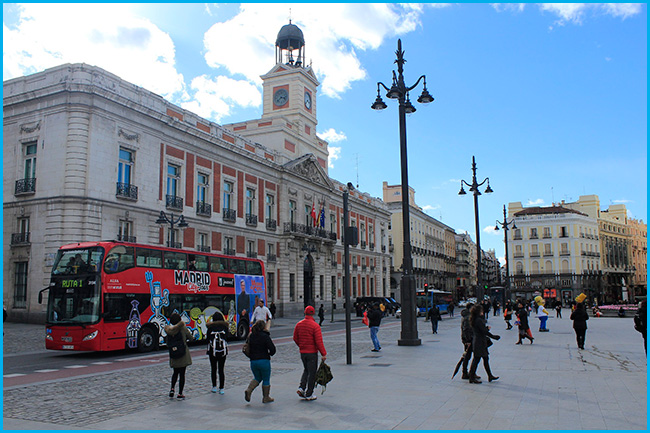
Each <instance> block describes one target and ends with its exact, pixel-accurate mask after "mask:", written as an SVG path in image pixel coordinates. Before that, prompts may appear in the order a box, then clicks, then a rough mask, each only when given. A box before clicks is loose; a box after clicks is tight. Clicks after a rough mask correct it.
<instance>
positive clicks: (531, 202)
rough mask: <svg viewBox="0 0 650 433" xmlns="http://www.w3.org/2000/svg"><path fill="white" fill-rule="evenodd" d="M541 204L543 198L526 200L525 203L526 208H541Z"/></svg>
mask: <svg viewBox="0 0 650 433" xmlns="http://www.w3.org/2000/svg"><path fill="white" fill-rule="evenodd" d="M543 204H544V199H543V198H538V199H536V200H531V199H528V203H526V206H542V205H543Z"/></svg>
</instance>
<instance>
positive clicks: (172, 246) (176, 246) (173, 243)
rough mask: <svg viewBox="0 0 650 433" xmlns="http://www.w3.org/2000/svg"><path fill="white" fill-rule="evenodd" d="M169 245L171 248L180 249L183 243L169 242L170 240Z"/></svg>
mask: <svg viewBox="0 0 650 433" xmlns="http://www.w3.org/2000/svg"><path fill="white" fill-rule="evenodd" d="M167 246H168V247H169V248H178V249H180V248H183V244H181V243H180V242H169V241H167Z"/></svg>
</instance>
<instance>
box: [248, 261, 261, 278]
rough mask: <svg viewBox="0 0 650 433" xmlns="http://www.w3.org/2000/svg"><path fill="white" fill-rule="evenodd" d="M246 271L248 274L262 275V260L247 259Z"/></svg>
mask: <svg viewBox="0 0 650 433" xmlns="http://www.w3.org/2000/svg"><path fill="white" fill-rule="evenodd" d="M246 273H247V274H248V275H262V265H261V263H260V262H253V261H250V262H249V261H247V262H246Z"/></svg>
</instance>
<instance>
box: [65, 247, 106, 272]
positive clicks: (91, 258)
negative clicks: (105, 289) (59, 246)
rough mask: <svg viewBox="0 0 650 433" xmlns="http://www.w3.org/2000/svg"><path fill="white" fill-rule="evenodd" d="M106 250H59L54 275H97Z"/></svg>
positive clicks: (95, 248)
mask: <svg viewBox="0 0 650 433" xmlns="http://www.w3.org/2000/svg"><path fill="white" fill-rule="evenodd" d="M103 257H104V249H103V248H101V247H92V248H77V249H70V250H59V252H58V253H57V256H56V259H55V260H54V267H53V268H52V275H79V274H88V273H96V272H97V271H98V269H99V266H100V265H101V263H102V259H103Z"/></svg>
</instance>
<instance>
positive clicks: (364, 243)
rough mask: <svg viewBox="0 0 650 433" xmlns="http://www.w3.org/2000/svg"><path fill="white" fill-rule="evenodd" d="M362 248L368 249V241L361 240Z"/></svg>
mask: <svg viewBox="0 0 650 433" xmlns="http://www.w3.org/2000/svg"><path fill="white" fill-rule="evenodd" d="M361 248H363V249H364V250H365V249H366V241H361Z"/></svg>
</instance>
